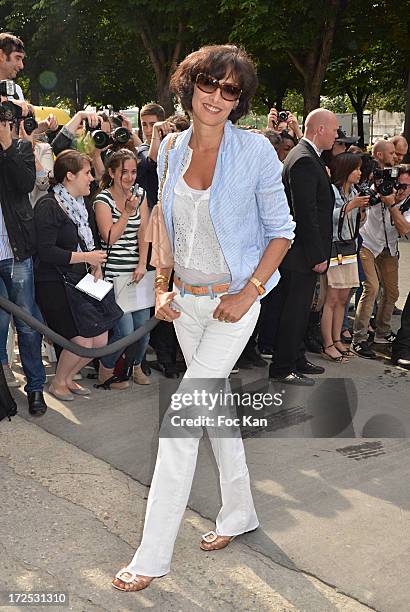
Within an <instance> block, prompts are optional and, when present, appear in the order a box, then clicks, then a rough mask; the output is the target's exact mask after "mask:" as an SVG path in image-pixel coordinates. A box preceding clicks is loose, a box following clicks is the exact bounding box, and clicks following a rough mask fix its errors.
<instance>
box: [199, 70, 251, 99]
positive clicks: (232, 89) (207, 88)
mask: <svg viewBox="0 0 410 612" xmlns="http://www.w3.org/2000/svg"><path fill="white" fill-rule="evenodd" d="M195 85H196V86H197V87H198V89H200V90H201V91H203V92H204V93H208V94H210V93H214V91H216V90H217V89H218V87H219V89H220V90H221V96H222V98H223V99H224V100H226V101H227V102H234V101H235V100H237V99H238V98H239V97H240V95H241V93H242V89H241V88H240V87H237V86H236V85H229V84H228V83H222V84H221V83H220V82H219V81H218V79H214V77H213V76H211V75H209V74H204V73H203V72H200V73H199V74H197V76H196V79H195Z"/></svg>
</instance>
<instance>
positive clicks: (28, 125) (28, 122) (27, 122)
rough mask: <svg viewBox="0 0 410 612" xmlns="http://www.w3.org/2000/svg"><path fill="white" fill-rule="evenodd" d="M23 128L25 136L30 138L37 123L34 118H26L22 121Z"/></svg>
mask: <svg viewBox="0 0 410 612" xmlns="http://www.w3.org/2000/svg"><path fill="white" fill-rule="evenodd" d="M23 126H24V130H25V132H26V134H28V135H29V136H30V134H32V133H33V132H34V130H35V129H37V128H38V123H37V121H36V120H35V119H34V117H26V118H25V119H24V121H23Z"/></svg>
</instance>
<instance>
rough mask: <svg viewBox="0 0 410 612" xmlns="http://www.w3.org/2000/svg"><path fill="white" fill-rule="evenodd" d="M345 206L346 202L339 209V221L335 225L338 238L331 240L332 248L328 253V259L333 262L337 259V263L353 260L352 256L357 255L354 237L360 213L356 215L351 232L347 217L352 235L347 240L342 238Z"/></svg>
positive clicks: (356, 232) (357, 228) (355, 237)
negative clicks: (354, 224)
mask: <svg viewBox="0 0 410 612" xmlns="http://www.w3.org/2000/svg"><path fill="white" fill-rule="evenodd" d="M346 206H347V202H346V203H345V204H344V205H343V206H342V208H341V209H340V215H339V222H338V226H337V236H338V238H339V240H334V241H333V242H332V250H331V254H330V259H331V260H334V262H335V263H336V261H337V263H338V264H343V263H348V262H351V261H353V259H352V258H353V257H354V256H355V255H357V243H356V239H357V237H358V235H359V229H360V215H357V218H356V226H355V229H354V231H353V232H352V229H351V227H350V223H349V219H347V222H348V224H349V229H350V235H351V236H352V238H349V239H348V240H344V239H343V238H342V229H343V223H344V220H345V217H346ZM343 258H345V261H343Z"/></svg>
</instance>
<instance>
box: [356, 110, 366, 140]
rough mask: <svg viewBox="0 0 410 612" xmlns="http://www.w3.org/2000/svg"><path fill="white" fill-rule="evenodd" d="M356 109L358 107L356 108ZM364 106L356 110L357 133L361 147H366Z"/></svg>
mask: <svg viewBox="0 0 410 612" xmlns="http://www.w3.org/2000/svg"><path fill="white" fill-rule="evenodd" d="M355 110H356V109H355ZM363 112H364V106H362V107H361V108H358V109H357V110H356V116H357V135H358V136H359V147H360V148H361V149H363V148H364V125H363Z"/></svg>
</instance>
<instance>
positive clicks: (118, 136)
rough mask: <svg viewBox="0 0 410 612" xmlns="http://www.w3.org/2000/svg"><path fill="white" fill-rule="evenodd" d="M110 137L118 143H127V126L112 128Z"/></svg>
mask: <svg viewBox="0 0 410 612" xmlns="http://www.w3.org/2000/svg"><path fill="white" fill-rule="evenodd" d="M112 137H113V139H114V140H115V142H117V143H118V144H127V142H128V141H129V139H130V138H131V133H130V131H129V130H127V128H123V127H119V128H117V129H116V130H114V132H113V134H112Z"/></svg>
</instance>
